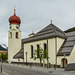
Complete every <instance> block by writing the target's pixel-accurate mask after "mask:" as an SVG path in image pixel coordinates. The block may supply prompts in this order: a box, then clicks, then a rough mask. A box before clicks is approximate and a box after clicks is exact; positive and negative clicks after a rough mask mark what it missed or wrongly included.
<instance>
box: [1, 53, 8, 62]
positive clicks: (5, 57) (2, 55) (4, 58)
mask: <svg viewBox="0 0 75 75" xmlns="http://www.w3.org/2000/svg"><path fill="white" fill-rule="evenodd" d="M0 59H2V60H3V61H6V60H7V59H8V54H4V53H0Z"/></svg>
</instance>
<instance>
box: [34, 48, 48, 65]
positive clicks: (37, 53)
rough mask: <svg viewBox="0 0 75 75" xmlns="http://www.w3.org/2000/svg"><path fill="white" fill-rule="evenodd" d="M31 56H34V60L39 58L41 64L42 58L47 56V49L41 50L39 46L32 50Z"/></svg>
mask: <svg viewBox="0 0 75 75" xmlns="http://www.w3.org/2000/svg"><path fill="white" fill-rule="evenodd" d="M33 57H34V60H36V59H39V60H40V66H41V63H42V60H43V58H45V59H46V58H47V50H43V49H42V48H41V47H40V48H38V49H37V50H34V53H33Z"/></svg>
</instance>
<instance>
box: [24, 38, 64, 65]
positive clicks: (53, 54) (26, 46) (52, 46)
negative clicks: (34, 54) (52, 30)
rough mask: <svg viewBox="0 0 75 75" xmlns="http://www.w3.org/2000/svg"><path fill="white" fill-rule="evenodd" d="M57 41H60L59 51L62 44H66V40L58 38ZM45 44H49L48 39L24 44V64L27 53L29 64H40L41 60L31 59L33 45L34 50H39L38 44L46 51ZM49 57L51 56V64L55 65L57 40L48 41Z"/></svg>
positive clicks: (58, 44)
mask: <svg viewBox="0 0 75 75" xmlns="http://www.w3.org/2000/svg"><path fill="white" fill-rule="evenodd" d="M57 41H59V42H57V49H59V48H60V47H61V45H62V43H63V42H64V39H61V38H57ZM44 43H46V44H47V39H46V40H40V41H35V42H30V43H25V44H24V62H26V54H25V52H27V53H28V54H27V61H28V62H36V63H39V62H40V61H39V59H37V60H34V59H33V58H31V45H33V49H34V50H36V49H37V44H39V45H40V47H41V48H43V49H44ZM57 51H58V50H57ZM48 56H49V63H51V64H55V63H56V51H55V38H50V39H48ZM45 62H46V63H47V60H45Z"/></svg>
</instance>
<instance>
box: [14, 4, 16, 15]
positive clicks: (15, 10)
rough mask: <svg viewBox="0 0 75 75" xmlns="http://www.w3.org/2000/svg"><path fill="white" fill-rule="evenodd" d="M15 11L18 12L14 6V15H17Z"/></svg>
mask: <svg viewBox="0 0 75 75" xmlns="http://www.w3.org/2000/svg"><path fill="white" fill-rule="evenodd" d="M15 11H16V6H15V5H14V15H15Z"/></svg>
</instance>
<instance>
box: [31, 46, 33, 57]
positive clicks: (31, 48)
mask: <svg viewBox="0 0 75 75" xmlns="http://www.w3.org/2000/svg"><path fill="white" fill-rule="evenodd" d="M31 58H33V46H32V45H31Z"/></svg>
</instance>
